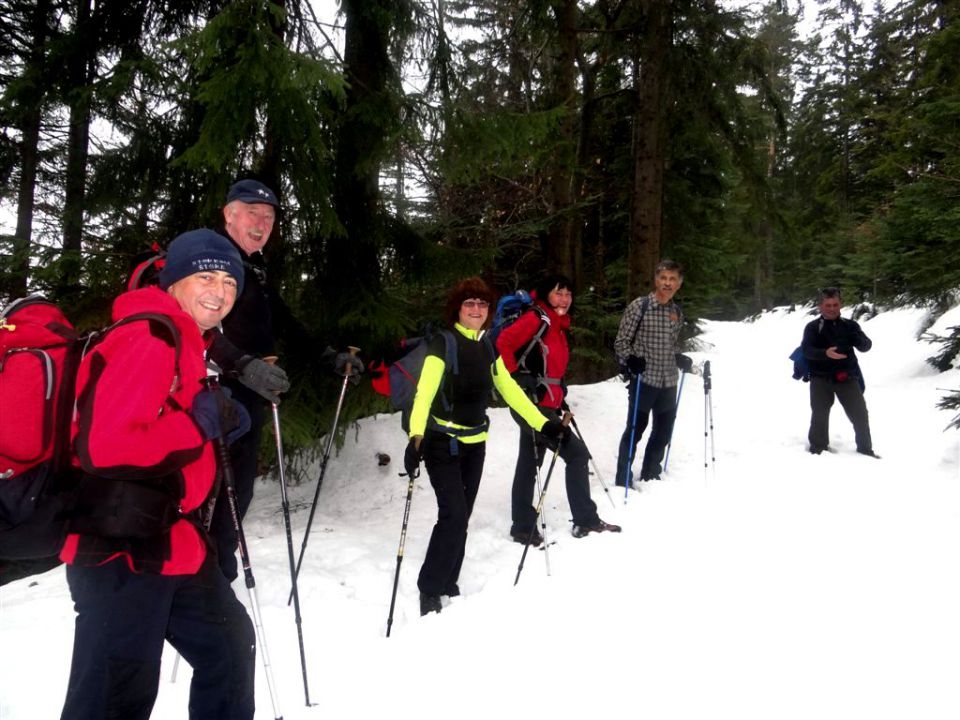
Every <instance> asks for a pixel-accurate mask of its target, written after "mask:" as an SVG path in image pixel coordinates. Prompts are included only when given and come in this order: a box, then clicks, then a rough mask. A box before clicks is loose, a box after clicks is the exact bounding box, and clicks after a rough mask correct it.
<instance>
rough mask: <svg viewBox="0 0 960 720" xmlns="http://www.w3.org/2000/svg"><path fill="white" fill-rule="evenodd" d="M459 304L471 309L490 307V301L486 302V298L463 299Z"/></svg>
mask: <svg viewBox="0 0 960 720" xmlns="http://www.w3.org/2000/svg"><path fill="white" fill-rule="evenodd" d="M460 304H461V306H463V307H465V308H467V310H473V309H474V308H477V309H478V310H486V309H487V308H489V307H490V303H488V302H487V301H486V300H464V301H463V302H462V303H460Z"/></svg>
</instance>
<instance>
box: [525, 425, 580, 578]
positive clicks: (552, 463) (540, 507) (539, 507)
mask: <svg viewBox="0 0 960 720" xmlns="http://www.w3.org/2000/svg"><path fill="white" fill-rule="evenodd" d="M572 419H573V415H571V414H570V413H565V414H564V416H563V420H562V421H561V424H562V425H563V426H564V427H566V426H568V425H569V424H570V421H571V420H572ZM561 442H563V433H561V434H560V437H558V438H557V447H556V448H554V451H553V457H552V458H550V467H549V468H548V469H547V477H546V479H545V480H544V481H543V490H541V491H540V498H539V499H538V500H537V516H538V517H539V516H540V512H541V510H543V500H544V498H545V497H546V496H547V488H549V487H550V477H551V476H552V475H553V468H554V467H556V465H557V456H558V455H560V443H561ZM536 529H537V523H536V521H534V523H533V527H532V528H530V534H529V535H527V541H526V542H525V543H524V544H523V555H521V556H520V564H519V565H518V566H517V576H516V577H515V578H514V579H513V584H514V586H516V584H517V583H518V582H520V573H522V572H523V563H524V562H525V561H526V559H527V551H529V550H530V542H531V541H532V540H533V531H534V530H536ZM544 542H546V540H544Z"/></svg>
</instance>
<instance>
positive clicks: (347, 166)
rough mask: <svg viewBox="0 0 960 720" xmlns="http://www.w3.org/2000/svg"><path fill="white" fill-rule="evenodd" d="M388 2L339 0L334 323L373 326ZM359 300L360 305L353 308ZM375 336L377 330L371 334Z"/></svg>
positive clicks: (330, 284) (390, 108) (329, 283)
mask: <svg viewBox="0 0 960 720" xmlns="http://www.w3.org/2000/svg"><path fill="white" fill-rule="evenodd" d="M391 6H392V3H391V2H389V0H343V2H342V4H341V7H342V9H343V12H344V13H345V15H346V21H345V24H344V31H345V36H344V72H345V75H346V77H347V81H348V83H349V86H348V89H347V94H346V107H345V108H344V112H343V115H342V121H341V123H340V128H339V141H338V143H337V150H336V158H335V173H336V183H335V186H334V187H335V190H334V205H335V208H336V211H337V215H338V217H339V219H340V222H341V224H342V225H343V228H344V230H345V232H346V238H333V239H331V240H330V241H329V242H328V244H327V251H326V264H327V267H326V272H325V273H324V275H325V280H324V282H325V284H326V289H327V290H328V293H327V297H329V298H330V299H331V303H330V308H329V309H330V312H331V315H330V325H331V326H334V327H335V326H337V325H339V326H341V327H342V326H343V325H347V326H353V327H352V328H351V330H356V331H359V330H361V327H360V325H367V327H365V328H362V330H364V331H367V330H373V328H372V327H371V326H370V325H369V323H370V322H371V321H372V322H373V323H375V322H376V320H375V317H376V316H375V314H371V313H372V308H370V309H369V311H368V310H367V309H365V308H364V307H362V306H364V305H367V304H370V303H372V302H373V298H375V297H377V296H378V294H379V288H380V263H379V247H380V245H381V239H382V234H383V232H384V229H383V228H384V225H383V220H382V216H381V213H382V209H381V207H380V187H379V179H380V167H381V164H382V162H383V156H384V152H385V145H386V143H385V139H386V137H387V136H388V134H389V133H390V132H391V129H392V128H393V127H394V125H395V122H396V116H397V108H396V107H395V104H394V102H393V100H392V98H391V97H390V89H389V88H388V82H389V79H390V76H391V73H392V66H391V63H390V58H389V55H388V47H389V42H390V32H391V21H390V19H389V18H391V17H392V12H393V11H392V9H391ZM358 302H359V303H360V306H358ZM373 334H374V335H376V331H375V330H374V332H373Z"/></svg>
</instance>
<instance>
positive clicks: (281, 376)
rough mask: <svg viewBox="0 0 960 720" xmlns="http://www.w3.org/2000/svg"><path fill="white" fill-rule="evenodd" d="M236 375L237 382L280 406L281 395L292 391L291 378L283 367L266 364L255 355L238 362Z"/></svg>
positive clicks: (245, 356)
mask: <svg viewBox="0 0 960 720" xmlns="http://www.w3.org/2000/svg"><path fill="white" fill-rule="evenodd" d="M234 373H235V374H236V376H237V380H239V381H240V382H242V383H243V384H244V385H246V386H247V387H248V388H250V389H251V390H253V391H254V392H255V393H257V394H258V395H260V396H262V397H263V398H265V399H266V400H268V401H269V402H272V403H274V404H277V405H279V404H280V393H285V392H286V391H287V390H289V389H290V378H288V377H287V373H286V372H284V370H283V368H282V367H280V366H279V365H273V364H271V363H268V362H265V361H264V360H261V359H260V358H256V357H253V355H244V356H243V357H242V358H240V359H239V360H237V364H236V366H235V370H234Z"/></svg>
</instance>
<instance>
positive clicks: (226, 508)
mask: <svg viewBox="0 0 960 720" xmlns="http://www.w3.org/2000/svg"><path fill="white" fill-rule="evenodd" d="M230 389H231V391H232V393H233V397H234V399H235V400H237V401H238V402H240V403H242V404H243V406H244V407H245V408H246V409H247V412H248V413H250V430H249V431H248V432H247V433H245V434H244V435H243V436H241V437H240V438H238V439H237V440H236V441H234V442H233V443H231V444H230V460H231V465H232V467H233V482H234V484H235V485H236V490H237V505H238V508H239V510H240V519H241V520H242V519H243V516H244V515H246V514H247V508H249V507H250V503H251V502H252V501H253V481H254V480H255V479H256V477H257V470H258V468H259V466H258V465H257V461H258V459H259V451H260V436H261V434H262V432H263V426H264V423H265V421H266V416H267V412H266V404H265V401H264V400H263V398H261V397H260V396H259V395H257V394H256V393H255V392H253V391H252V390H249V389H247V388H245V387H243V386H239V387H237V386H236V385H231V386H230ZM210 536H211V537H212V538H213V541H214V544H215V545H216V548H217V558H218V560H219V562H220V569H221V570H222V571H223V574H224V575H225V576H226V578H227V580H229V581H230V582H233V581H234V580H236V578H237V556H236V550H237V542H238V538H237V532H236V530H235V529H234V527H233V517H232V516H231V514H230V503H229V502H228V501H227V489H226V488H225V487H221V488H220V494H219V495H218V496H217V504H216V507H214V510H213V522H211V523H210Z"/></svg>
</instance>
